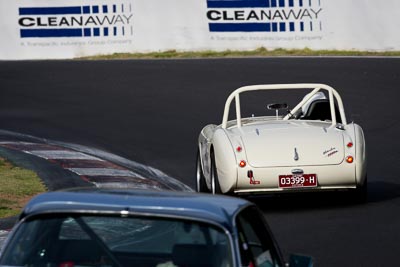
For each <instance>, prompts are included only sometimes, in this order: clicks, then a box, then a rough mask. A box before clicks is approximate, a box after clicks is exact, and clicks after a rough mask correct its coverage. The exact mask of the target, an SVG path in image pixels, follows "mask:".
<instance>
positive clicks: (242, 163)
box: [239, 160, 246, 168]
mask: <svg viewBox="0 0 400 267" xmlns="http://www.w3.org/2000/svg"><path fill="white" fill-rule="evenodd" d="M239 167H241V168H244V167H246V161H244V160H241V161H240V162H239Z"/></svg>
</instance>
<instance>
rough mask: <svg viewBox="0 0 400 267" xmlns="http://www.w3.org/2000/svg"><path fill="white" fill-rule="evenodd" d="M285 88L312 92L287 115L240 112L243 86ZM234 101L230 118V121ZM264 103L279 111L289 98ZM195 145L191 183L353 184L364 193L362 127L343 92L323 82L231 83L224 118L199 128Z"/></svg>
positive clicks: (295, 188)
mask: <svg viewBox="0 0 400 267" xmlns="http://www.w3.org/2000/svg"><path fill="white" fill-rule="evenodd" d="M289 89H290V90H292V91H293V90H298V89H301V90H304V89H311V92H310V93H308V94H307V95H306V96H305V97H304V98H303V100H302V101H300V103H298V104H297V105H296V106H295V107H294V108H293V109H292V110H288V114H287V115H285V116H278V115H277V116H269V117H268V116H262V117H250V118H242V117H241V106H240V95H241V94H242V93H244V92H253V91H263V90H265V91H267V90H289ZM289 92H291V91H289ZM322 92H326V93H327V95H328V97H326V96H325V94H323V93H322ZM233 100H234V103H235V109H236V119H235V120H231V121H228V116H229V109H230V106H231V103H232V102H233ZM268 108H269V109H276V111H277V112H278V109H282V108H287V105H286V104H272V105H269V106H268ZM198 151H199V152H198V156H197V177H196V179H197V180H196V184H197V191H200V192H207V191H211V192H212V193H235V194H253V193H274V192H275V193H284V192H285V193H286V192H299V191H322V190H339V189H350V190H351V189H354V191H355V192H356V196H357V198H359V199H364V198H365V194H366V185H367V182H366V176H367V174H366V152H365V140H364V134H363V131H362V129H361V127H360V126H359V125H357V124H355V123H347V120H346V116H345V112H344V107H343V102H342V99H341V97H340V95H339V94H338V93H337V91H336V90H334V89H333V88H332V87H330V86H328V85H324V84H276V85H253V86H244V87H241V88H239V89H237V90H235V91H234V92H233V93H232V94H231V95H230V96H229V97H228V99H227V101H226V104H225V109H224V115H223V120H222V124H221V125H214V124H210V125H207V126H205V127H204V128H203V129H202V131H201V133H200V135H199V139H198Z"/></svg>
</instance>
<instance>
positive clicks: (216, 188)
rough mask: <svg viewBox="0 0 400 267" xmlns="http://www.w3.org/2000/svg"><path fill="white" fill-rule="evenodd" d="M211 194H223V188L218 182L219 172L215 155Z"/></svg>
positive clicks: (212, 165) (212, 162)
mask: <svg viewBox="0 0 400 267" xmlns="http://www.w3.org/2000/svg"><path fill="white" fill-rule="evenodd" d="M210 174H211V193H213V194H214V195H215V194H222V191H221V187H220V186H219V181H218V172H217V166H216V165H215V155H214V153H212V154H211V172H210Z"/></svg>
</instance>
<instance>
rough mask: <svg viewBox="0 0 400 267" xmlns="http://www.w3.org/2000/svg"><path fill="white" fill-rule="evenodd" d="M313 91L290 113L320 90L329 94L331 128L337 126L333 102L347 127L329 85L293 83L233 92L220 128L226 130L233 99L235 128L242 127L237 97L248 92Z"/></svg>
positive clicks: (339, 102)
mask: <svg viewBox="0 0 400 267" xmlns="http://www.w3.org/2000/svg"><path fill="white" fill-rule="evenodd" d="M311 88H312V89H313V90H312V91H311V92H310V93H309V94H307V95H306V97H304V99H303V100H302V101H301V102H300V103H299V104H297V105H296V106H295V107H294V108H293V110H292V111H291V113H292V114H294V113H296V112H297V111H298V110H299V109H300V108H301V107H302V106H303V105H304V104H305V103H306V102H307V101H308V100H309V99H311V97H312V96H313V95H314V94H316V93H317V92H318V91H320V90H326V91H328V93H329V103H330V109H331V117H332V126H336V125H337V120H336V113H335V101H334V99H336V102H337V104H338V108H339V113H340V118H341V120H342V124H343V125H347V120H346V116H345V113H344V107H343V101H342V98H341V97H340V95H339V94H338V92H337V91H336V90H335V89H333V88H332V87H330V86H329V85H326V84H319V83H294V84H260V85H248V86H243V87H240V88H238V89H236V90H235V91H233V92H232V93H231V94H230V95H229V97H228V99H227V100H226V103H225V108H224V116H223V118H222V128H224V129H226V126H227V124H228V117H229V108H230V106H231V103H232V100H233V99H235V105H236V121H237V127H238V128H240V127H241V126H242V121H241V120H242V114H241V110H240V97H239V95H240V94H241V93H243V92H249V91H259V90H285V89H311ZM290 115H291V114H287V115H286V116H285V117H284V118H283V120H288V119H289V118H290Z"/></svg>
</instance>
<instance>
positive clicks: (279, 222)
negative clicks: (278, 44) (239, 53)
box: [0, 58, 400, 266]
mask: <svg viewBox="0 0 400 267" xmlns="http://www.w3.org/2000/svg"><path fill="white" fill-rule="evenodd" d="M399 81H400V59H384V58H364V59H357V58H347V59H345V58H310V59H306V58H262V59H257V58H252V59H204V60H203V59H200V60H123V61H25V62H6V61H3V62H0V128H2V129H6V130H11V131H16V132H22V133H26V134H31V135H34V136H39V137H43V138H49V139H53V140H58V141H65V142H71V143H77V144H83V145H86V146H92V147H94V148H98V149H102V150H106V151H110V152H112V153H115V154H118V155H121V156H123V157H125V158H128V159H131V160H134V161H137V162H140V163H144V164H148V165H150V166H152V167H156V168H158V169H160V170H162V171H164V172H166V173H167V174H169V175H171V176H173V177H176V178H178V179H179V180H181V181H183V182H185V183H187V184H188V185H190V186H192V187H193V186H194V170H195V165H194V161H195V153H196V141H197V136H198V133H199V131H200V130H201V128H202V127H203V126H204V125H205V124H207V123H220V121H221V119H222V111H223V105H224V103H225V99H226V97H227V96H228V94H229V93H230V92H231V91H232V90H233V89H235V88H237V87H240V86H242V85H248V84H258V83H292V82H296V83H297V82H313V83H314V82H315V83H319V82H320V83H326V84H329V85H331V86H333V87H334V88H336V89H337V90H338V91H339V92H340V93H341V95H342V98H343V100H344V105H345V109H346V113H347V115H348V118H349V119H352V118H353V119H354V120H355V121H356V122H357V123H359V124H360V125H361V126H362V127H363V129H364V131H365V135H366V139H367V148H368V157H369V159H368V164H369V165H368V180H369V199H368V203H367V204H365V205H354V204H348V203H347V200H346V197H345V196H343V195H339V194H338V195H330V196H329V197H324V196H320V195H315V196H314V195H313V196H305V197H293V198H292V197H290V198H285V199H263V200H257V203H259V204H260V207H261V208H262V209H263V210H264V211H265V214H266V216H267V218H268V220H269V222H270V224H271V227H272V229H273V231H274V233H275V234H276V237H277V240H278V242H279V243H280V245H281V247H282V248H283V251H284V253H285V254H286V255H287V254H288V252H289V251H290V252H298V253H303V254H308V255H313V256H314V257H315V262H316V265H317V266H384V265H397V262H398V255H397V254H398V253H396V251H399V249H398V244H399V242H400V212H399V211H400V180H399V177H398V176H399V173H400V164H398V160H399V158H400V157H399V156H400V142H399V139H398V138H399V136H400V129H399V123H398V121H399V120H398V115H397V112H396V107H397V105H398V98H399V96H400V92H399V88H398V84H399ZM265 104H267V103H265Z"/></svg>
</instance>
